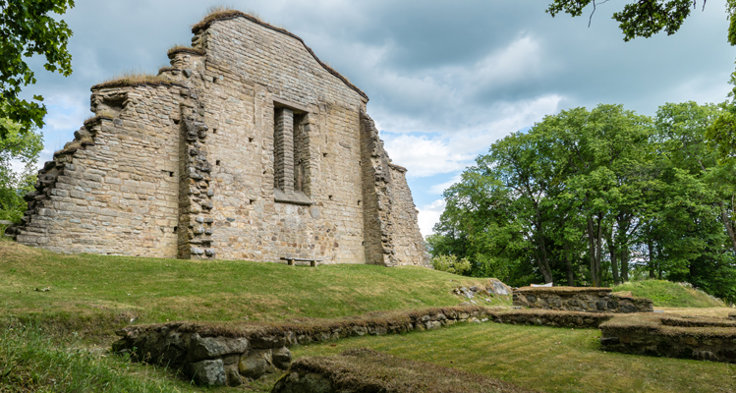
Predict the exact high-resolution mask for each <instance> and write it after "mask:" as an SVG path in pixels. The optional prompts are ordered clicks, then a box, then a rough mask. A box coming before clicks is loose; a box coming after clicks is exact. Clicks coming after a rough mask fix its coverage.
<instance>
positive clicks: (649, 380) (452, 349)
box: [292, 323, 736, 393]
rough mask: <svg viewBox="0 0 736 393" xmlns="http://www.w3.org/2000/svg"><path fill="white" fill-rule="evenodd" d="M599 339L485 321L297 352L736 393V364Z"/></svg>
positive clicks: (575, 382)
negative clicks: (619, 347)
mask: <svg viewBox="0 0 736 393" xmlns="http://www.w3.org/2000/svg"><path fill="white" fill-rule="evenodd" d="M599 339H600V331H599V330H597V329H564V328H552V327H539V326H518V325H503V324H496V323H483V324H464V325H455V326H452V327H450V328H446V329H438V330H432V331H426V332H415V333H409V334H404V335H398V336H380V337H356V338H351V339H346V340H341V341H339V342H336V343H325V344H319V345H309V346H302V347H294V348H292V354H293V355H294V356H295V357H296V358H298V357H303V356H328V355H332V354H337V353H340V352H342V351H344V350H347V349H353V348H361V347H365V348H371V349H374V350H377V351H382V352H387V353H390V354H392V355H395V356H399V357H403V358H407V359H412V360H420V361H425V362H430V363H434V364H437V365H440V366H445V367H451V368H456V369H460V370H463V371H467V372H471V373H474V374H480V375H484V376H488V377H493V378H498V379H500V380H503V381H506V382H509V383H512V384H515V385H517V386H521V387H524V388H527V389H532V390H538V391H541V392H550V393H574V392H579V393H588V392H611V393H613V392H621V393H628V392H652V393H670V392H683V393H684V392H703V393H712V392H722V393H727V392H734V391H736V364H728V363H717V362H706V361H697V360H686V359H672V358H657V357H649V356H635V355H626V354H621V353H610V352H603V351H601V350H600V349H599V348H600V344H599V341H598V340H599Z"/></svg>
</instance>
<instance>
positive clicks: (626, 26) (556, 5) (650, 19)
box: [547, 0, 736, 45]
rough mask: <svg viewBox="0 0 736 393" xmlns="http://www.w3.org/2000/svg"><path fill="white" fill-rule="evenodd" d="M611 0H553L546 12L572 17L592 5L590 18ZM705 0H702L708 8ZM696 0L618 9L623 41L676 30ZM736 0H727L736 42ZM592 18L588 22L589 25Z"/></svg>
mask: <svg viewBox="0 0 736 393" xmlns="http://www.w3.org/2000/svg"><path fill="white" fill-rule="evenodd" d="M607 2H608V0H554V1H553V2H552V3H550V4H549V6H548V7H547V12H548V13H549V14H550V15H552V16H553V17H554V16H556V15H557V14H559V13H560V12H563V13H566V14H569V15H570V16H573V17H575V16H580V15H582V14H583V10H584V9H585V8H586V7H588V6H589V7H590V8H591V13H590V20H592V17H593V14H594V13H595V12H596V10H597V8H598V6H600V5H601V4H603V3H607ZM705 3H706V0H703V1H702V7H705ZM697 6H698V2H697V0H639V1H632V2H630V3H628V4H626V5H624V7H623V8H622V9H621V10H620V11H617V12H614V13H613V16H612V18H613V19H614V20H616V21H617V22H618V23H619V28H620V29H621V32H622V33H623V34H624V41H629V40H631V39H633V38H636V37H651V36H652V35H654V34H656V33H659V32H661V31H662V30H664V31H665V32H666V33H667V35H672V34H674V33H676V32H677V31H678V30H679V29H680V27H682V24H683V23H684V22H685V19H687V18H688V17H689V16H690V15H691V11H692V10H693V9H695V8H697ZM734 10H736V0H727V13H728V15H729V29H728V42H729V43H730V44H731V45H736V15H735V14H734ZM590 20H589V22H588V24H590Z"/></svg>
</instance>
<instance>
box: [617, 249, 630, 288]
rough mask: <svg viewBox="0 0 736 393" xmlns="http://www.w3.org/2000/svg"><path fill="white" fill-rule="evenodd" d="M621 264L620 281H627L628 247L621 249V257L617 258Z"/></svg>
mask: <svg viewBox="0 0 736 393" xmlns="http://www.w3.org/2000/svg"><path fill="white" fill-rule="evenodd" d="M618 260H619V263H620V264H621V282H626V281H629V249H628V248H622V249H621V257H620V258H619V259H618Z"/></svg>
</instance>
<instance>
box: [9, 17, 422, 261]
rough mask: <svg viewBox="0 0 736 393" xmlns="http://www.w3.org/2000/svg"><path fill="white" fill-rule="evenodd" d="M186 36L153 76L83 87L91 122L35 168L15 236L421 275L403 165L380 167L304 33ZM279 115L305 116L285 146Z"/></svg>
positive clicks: (358, 119) (220, 22) (361, 124)
mask: <svg viewBox="0 0 736 393" xmlns="http://www.w3.org/2000/svg"><path fill="white" fill-rule="evenodd" d="M193 32H194V33H195V35H194V38H193V39H192V43H193V45H192V48H182V47H177V48H173V49H172V50H171V51H170V52H169V58H170V59H171V66H170V67H164V68H162V69H161V70H160V71H159V76H158V77H157V78H156V79H155V80H148V81H143V82H133V83H122V82H121V83H115V82H108V83H103V84H101V85H97V86H95V87H93V88H92V99H91V100H92V106H91V109H92V111H93V112H95V114H96V115H97V116H96V117H94V118H92V119H91V120H89V121H88V122H86V123H85V127H83V128H82V130H80V131H79V132H78V133H77V134H80V133H81V134H80V135H77V138H76V140H75V141H74V142H72V143H70V144H67V146H66V147H65V149H64V150H62V152H57V154H56V155H55V159H54V161H53V162H52V163H47V165H46V167H45V169H44V170H42V171H41V172H40V174H39V179H40V182H39V184H38V186H39V187H38V188H39V191H38V193H37V194H36V195H32V196H31V197H29V199H31V200H32V201H33V202H32V203H31V205H30V206H29V210H28V212H27V213H26V217H24V224H23V225H22V226H21V227H20V228H16V238H17V240H18V241H20V242H21V243H25V244H30V245H35V246H41V247H44V248H48V249H52V250H55V251H62V252H92V253H101V254H123V255H143V256H156V257H180V258H212V257H217V258H222V259H250V260H258V261H279V259H280V258H281V257H285V256H290V257H298V258H315V259H321V260H322V262H325V263H333V262H340V263H376V264H382V265H387V266H392V265H399V264H401V265H404V264H416V265H425V266H426V265H428V257H427V255H426V252H425V251H424V246H423V241H422V238H421V235H420V233H419V228H418V226H417V223H416V209H415V207H414V204H413V201H412V199H411V193H410V190H409V188H408V186H407V185H406V179H405V177H404V170H403V169H400V167H398V166H394V165H393V164H391V163H390V160H389V159H388V156H387V155H386V153H385V150H384V149H383V145H382V142H381V141H380V139H379V138H378V133H377V130H375V127H374V126H373V122H372V120H370V118H369V117H368V116H367V115H366V114H365V111H366V103H367V101H368V99H367V97H366V96H365V94H364V93H363V92H361V91H360V90H358V89H357V88H355V87H354V86H352V85H351V84H349V82H347V81H346V80H344V78H342V77H341V76H339V74H337V73H336V72H334V71H332V70H331V69H329V68H328V67H326V66H324V64H322V63H320V62H319V60H318V59H317V58H316V57H315V56H314V54H313V53H312V52H311V50H309V49H308V48H307V47H306V46H305V45H304V43H303V42H302V41H301V40H300V39H299V38H298V37H296V36H294V35H292V34H291V33H288V32H286V31H284V30H281V29H278V28H274V27H272V26H270V25H267V24H265V23H263V22H260V21H257V20H256V19H254V18H252V17H250V16H247V15H245V14H239V13H238V14H235V15H231V16H229V17H222V18H214V19H212V20H209V21H206V23H200V24H199V25H196V26H195V28H194V29H193ZM287 113H288V114H289V116H293V117H295V118H298V119H299V120H298V124H297V122H295V123H294V126H295V130H294V133H293V140H289V138H286V140H284V139H283V138H280V139H279V135H281V134H279V131H278V130H279V127H281V123H279V122H280V121H281V122H282V123H283V122H284V121H283V119H285V117H283V116H285V114H287ZM290 118H291V117H290ZM290 118H289V119H290ZM284 124H286V123H284ZM289 124H291V123H289ZM367 125H368V126H367ZM289 127H290V126H289ZM284 135H286V134H284ZM274 149H280V150H279V151H281V152H287V153H288V154H286V155H287V156H290V157H291V158H288V157H287V158H286V159H287V160H289V159H291V160H293V161H292V162H293V164H292V167H289V166H288V165H287V166H283V165H280V164H278V163H277V164H276V166H278V167H279V168H281V171H282V172H283V170H284V168H286V170H287V172H288V171H289V170H291V171H292V172H289V173H287V174H286V177H285V178H291V176H293V171H299V173H300V174H301V175H300V177H299V179H298V180H294V184H292V185H291V186H289V185H286V188H288V187H291V191H288V190H286V191H284V192H281V190H280V189H281V188H283V187H284V186H283V185H281V184H276V183H278V181H277V178H278V179H280V180H279V181H283V177H279V176H281V175H275V173H274V172H275V171H277V172H278V171H279V169H278V168H276V167H275V165H274V161H275V160H277V159H276V158H275V154H274ZM279 157H280V158H279V159H283V158H281V157H282V156H279ZM44 171H46V172H44ZM47 173H48V176H47ZM45 177H48V178H49V180H48V181H46V183H44V181H45V180H44V178H45ZM296 183H299V184H300V185H301V187H300V188H301V192H297V191H294V190H296V188H295V187H296V185H295V184H296ZM275 187H278V188H279V190H275V189H274V188H275Z"/></svg>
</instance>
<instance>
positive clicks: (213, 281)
mask: <svg viewBox="0 0 736 393" xmlns="http://www.w3.org/2000/svg"><path fill="white" fill-rule="evenodd" d="M484 282H487V281H486V280H484V279H472V278H467V277H460V276H456V275H452V274H448V273H444V272H438V271H433V270H428V269H422V268H412V267H402V268H383V267H378V266H367V265H331V266H319V267H317V268H316V269H315V268H309V267H293V266H285V265H281V264H272V263H255V262H245V261H183V260H176V259H153V258H131V257H114V256H98V255H60V254H55V253H52V252H48V251H44V250H39V249H34V248H29V247H25V246H21V245H18V244H16V243H14V242H10V241H0V312H1V315H0V392H1V393H5V392H16V391H20V392H25V391H29V392H30V391H42V392H44V391H46V392H52V391H53V392H56V391H59V392H77V391H100V392H102V391H107V392H118V391H121V392H195V391H202V389H201V388H198V387H194V386H192V385H190V384H188V383H187V381H184V380H180V379H178V378H176V377H175V376H174V375H173V374H172V373H171V372H168V371H166V370H161V369H157V368H154V367H152V366H143V365H140V364H132V363H130V362H128V361H127V360H126V359H124V358H122V357H118V356H112V355H110V354H109V352H108V349H109V348H110V344H111V343H112V340H114V339H115V337H114V335H113V332H114V330H115V329H117V328H120V327H122V326H124V325H126V324H129V323H131V320H132V321H134V323H148V322H165V321H169V320H196V321H246V320H247V321H269V322H274V321H296V320H305V319H309V318H339V317H343V316H357V315H360V314H363V313H366V312H371V311H388V310H402V309H417V308H424V307H433V306H451V305H456V304H459V303H461V302H463V301H464V300H465V299H463V298H460V297H458V296H455V295H453V294H452V289H453V288H456V287H458V286H471V285H477V284H482V283H484ZM622 290H632V292H634V294H635V295H639V296H647V295H646V294H644V293H641V292H637V291H638V290H636V291H635V290H634V289H622ZM655 295H657V294H656V293H655ZM652 297H656V296H652ZM476 300H478V301H479V303H480V304H486V305H488V304H492V305H498V304H500V305H509V300H508V298H504V299H501V298H496V299H491V301H490V302H486V301H485V300H483V297H480V296H479V297H476ZM687 301H688V302H689V301H690V300H687ZM658 302H659V305H661V304H663V303H662V301H661V300H655V304H657V303H658ZM682 303H683V301H681V300H678V301H677V302H676V303H673V304H678V305H679V304H682ZM688 304H691V303H688ZM692 310H695V309H692ZM697 310H703V311H707V312H708V313H711V314H714V315H716V314H717V315H721V316H722V315H725V314H726V313H728V312H731V311H730V310H729V309H725V308H718V309H697ZM724 310H725V311H724ZM731 310H733V309H731ZM678 312H680V313H683V312H684V313H687V312H688V311H687V310H685V309H678ZM11 328H12V329H11ZM598 335H599V333H598V331H597V330H570V329H554V328H544V327H525V326H512V325H498V324H493V323H484V324H480V325H458V326H454V327H452V328H446V329H440V330H436V331H430V332H422V333H412V334H406V335H401V336H385V337H361V338H356V339H348V340H343V341H339V342H335V343H327V344H322V345H315V346H309V347H301V348H295V349H294V353H295V355H296V356H305V355H310V354H330V353H336V352H338V351H341V350H343V349H346V348H352V347H370V348H374V349H376V350H380V351H386V352H390V353H392V354H394V355H396V356H399V357H406V358H411V359H415V360H420V361H428V362H433V363H437V364H440V365H444V366H449V367H455V368H459V369H462V370H465V371H469V372H472V373H478V374H482V375H488V376H492V377H496V378H499V379H502V380H505V381H508V382H511V383H515V384H517V385H520V386H524V387H530V388H533V389H537V390H540V391H550V392H624V391H626V392H629V391H631V392H634V391H635V392H640V391H645V392H646V391H652V392H667V391H673V392H688V391H694V392H699V391H702V392H736V388H735V387H736V377H734V375H735V373H736V365H728V364H722V363H711V362H700V361H688V360H677V359H661V358H650V357H639V356H630V355H622V354H611V353H603V352H601V351H599V350H598V341H597V340H598ZM275 378H276V377H275V376H274V377H272V378H271V379H268V380H266V381H260V382H254V383H251V384H249V385H247V386H241V387H238V388H220V389H215V390H213V391H217V392H219V391H243V392H254V391H257V392H266V391H268V390H269V386H270V384H272V383H273V381H274V380H275ZM729 389H731V390H729Z"/></svg>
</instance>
